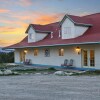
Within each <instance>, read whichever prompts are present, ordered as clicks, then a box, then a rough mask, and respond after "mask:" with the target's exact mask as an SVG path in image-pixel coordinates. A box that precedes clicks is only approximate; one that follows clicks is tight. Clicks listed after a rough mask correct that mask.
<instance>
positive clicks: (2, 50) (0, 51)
mask: <svg viewBox="0 0 100 100" xmlns="http://www.w3.org/2000/svg"><path fill="white" fill-rule="evenodd" d="M9 52H14V49H2V47H0V53H9Z"/></svg>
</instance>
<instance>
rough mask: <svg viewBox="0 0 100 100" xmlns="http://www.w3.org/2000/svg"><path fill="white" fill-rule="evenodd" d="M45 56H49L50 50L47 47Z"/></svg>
mask: <svg viewBox="0 0 100 100" xmlns="http://www.w3.org/2000/svg"><path fill="white" fill-rule="evenodd" d="M44 53H45V57H50V50H49V49H45V52H44Z"/></svg>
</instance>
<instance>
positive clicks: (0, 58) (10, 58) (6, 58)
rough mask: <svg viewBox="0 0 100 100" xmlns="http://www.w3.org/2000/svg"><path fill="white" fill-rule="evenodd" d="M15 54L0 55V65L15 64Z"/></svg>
mask: <svg viewBox="0 0 100 100" xmlns="http://www.w3.org/2000/svg"><path fill="white" fill-rule="evenodd" d="M13 62H14V52H9V53H0V63H13Z"/></svg>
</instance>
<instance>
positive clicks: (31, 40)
mask: <svg viewBox="0 0 100 100" xmlns="http://www.w3.org/2000/svg"><path fill="white" fill-rule="evenodd" d="M29 34H33V37H34V38H33V39H30V38H29ZM35 35H36V32H35V31H34V29H33V28H32V27H30V29H29V31H28V43H31V42H35V41H36V39H35Z"/></svg>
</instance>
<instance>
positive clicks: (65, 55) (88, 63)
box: [15, 45, 100, 68]
mask: <svg viewBox="0 0 100 100" xmlns="http://www.w3.org/2000/svg"><path fill="white" fill-rule="evenodd" d="M99 50H100V48H99V47H98V45H70V46H48V47H31V48H17V49H15V63H22V62H25V61H26V59H31V63H32V64H34V65H35V66H36V65H37V66H56V67H59V66H60V67H61V64H63V63H64V60H65V59H68V60H70V59H73V61H74V62H73V67H78V68H98V67H99V66H98V65H99V62H98V59H97V58H98V53H99V52H98V51H99Z"/></svg>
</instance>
